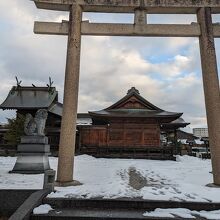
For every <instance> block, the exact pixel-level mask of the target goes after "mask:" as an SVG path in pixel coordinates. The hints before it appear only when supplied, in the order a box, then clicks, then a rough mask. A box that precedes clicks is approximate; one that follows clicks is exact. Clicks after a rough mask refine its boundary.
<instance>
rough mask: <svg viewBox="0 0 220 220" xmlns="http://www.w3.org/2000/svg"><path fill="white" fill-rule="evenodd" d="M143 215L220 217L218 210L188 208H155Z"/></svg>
mask: <svg viewBox="0 0 220 220" xmlns="http://www.w3.org/2000/svg"><path fill="white" fill-rule="evenodd" d="M143 216H146V217H168V218H175V217H180V218H184V219H187V218H196V217H202V218H205V219H214V220H218V219H220V210H215V211H191V210H189V209H183V208H176V209H159V208H158V209H155V210H154V211H152V212H145V213H144V214H143Z"/></svg>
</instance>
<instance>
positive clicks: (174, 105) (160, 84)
mask: <svg viewBox="0 0 220 220" xmlns="http://www.w3.org/2000/svg"><path fill="white" fill-rule="evenodd" d="M83 18H84V20H86V19H89V20H91V21H94V22H118V23H132V21H133V15H130V14H129V15H126V14H123V15H120V14H107V15H105V14H93V13H85V14H84V16H83ZM213 18H214V22H218V20H220V19H219V17H218V16H213ZM63 19H64V20H65V19H68V13H66V12H56V11H46V10H39V9H36V7H35V5H34V3H33V2H32V1H28V0H13V1H12V0H8V1H0V33H1V40H0V76H1V87H0V102H2V101H3V100H4V99H5V98H6V96H7V93H8V91H9V89H10V88H11V87H12V86H13V85H15V78H14V77H15V75H17V76H18V78H19V79H21V80H22V85H31V84H32V83H34V84H35V85H38V86H42V85H46V84H47V83H48V77H49V76H51V77H52V79H53V81H54V85H55V86H56V87H57V90H58V91H59V94H60V95H59V97H60V101H61V102H62V96H63V81H64V70H65V58H66V44H67V42H66V40H67V38H66V37H64V36H47V35H35V34H34V33H33V24H34V21H35V20H39V21H61V20H63ZM195 21H196V17H195V16H194V15H149V16H148V22H149V23H178V24H183V23H187V24H189V23H191V22H195ZM216 49H217V58H218V57H219V56H220V41H219V40H216ZM81 52H82V53H81V69H80V90H79V106H78V109H79V112H87V111H90V110H100V109H102V108H106V107H107V106H109V105H111V104H112V103H114V102H116V101H117V100H118V99H120V98H121V97H122V96H124V95H125V94H126V92H127V90H128V89H129V88H130V87H131V86H135V87H136V88H137V89H139V91H140V93H141V95H142V96H143V97H145V98H146V99H147V100H149V101H150V102H152V103H153V104H155V105H158V106H159V107H160V108H162V109H165V110H167V111H174V112H183V113H184V119H185V120H186V121H188V122H191V125H190V127H189V128H188V130H190V129H191V128H193V127H206V126H207V125H206V114H205V107H204V96H203V87H202V79H201V65H200V55H199V44H198V39H196V38H141V37H136V38H135V37H131V38H130V37H88V36H87V37H82V45H81ZM13 114H14V113H13V112H12V111H4V112H3V111H0V122H5V121H6V117H12V116H13Z"/></svg>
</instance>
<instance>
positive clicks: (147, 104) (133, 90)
mask: <svg viewBox="0 0 220 220" xmlns="http://www.w3.org/2000/svg"><path fill="white" fill-rule="evenodd" d="M132 96H135V97H136V98H137V99H138V100H139V101H141V103H142V104H143V105H144V106H145V107H146V108H149V109H151V110H161V111H164V110H163V109H161V108H159V107H157V106H155V105H153V104H152V103H151V102H149V101H147V100H146V99H145V98H143V97H142V96H141V95H140V92H139V91H138V90H137V89H136V88H135V87H131V89H129V90H128V92H127V95H125V96H124V97H123V98H121V99H120V100H119V101H117V102H116V103H114V104H113V105H111V106H109V107H108V108H105V109H103V110H111V109H114V108H117V106H119V105H120V104H122V103H123V102H126V100H128V99H129V98H130V97H132Z"/></svg>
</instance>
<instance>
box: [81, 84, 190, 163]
mask: <svg viewBox="0 0 220 220" xmlns="http://www.w3.org/2000/svg"><path fill="white" fill-rule="evenodd" d="M182 114H183V113H177V112H168V111H165V110H162V109H160V108H158V107H157V106H155V105H153V104H152V103H150V102H149V101H147V100H146V99H144V98H143V97H142V96H141V95H140V93H139V91H138V90H137V89H136V88H134V87H132V88H131V89H130V90H128V92H127V95H126V96H124V97H123V98H122V99H120V100H119V101H118V102H116V103H115V104H113V105H111V106H110V107H108V108H106V109H103V110H101V111H93V112H89V115H90V117H91V119H92V125H90V126H89V125H88V126H84V125H82V126H78V130H79V135H80V137H79V147H80V151H81V152H83V153H90V154H91V153H93V154H95V155H96V156H105V157H106V156H109V157H132V158H151V159H172V158H173V150H174V145H171V146H163V144H162V142H161V133H162V130H163V132H166V130H167V129H166V128H169V129H175V130H176V129H178V128H179V127H185V126H186V125H188V124H189V123H185V121H184V120H183V119H180V117H181V115H182ZM177 119H179V122H178V123H175V121H176V120H177ZM172 122H174V123H172Z"/></svg>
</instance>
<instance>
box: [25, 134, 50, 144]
mask: <svg viewBox="0 0 220 220" xmlns="http://www.w3.org/2000/svg"><path fill="white" fill-rule="evenodd" d="M21 144H48V137H46V136H34V135H33V136H22V137H21Z"/></svg>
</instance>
